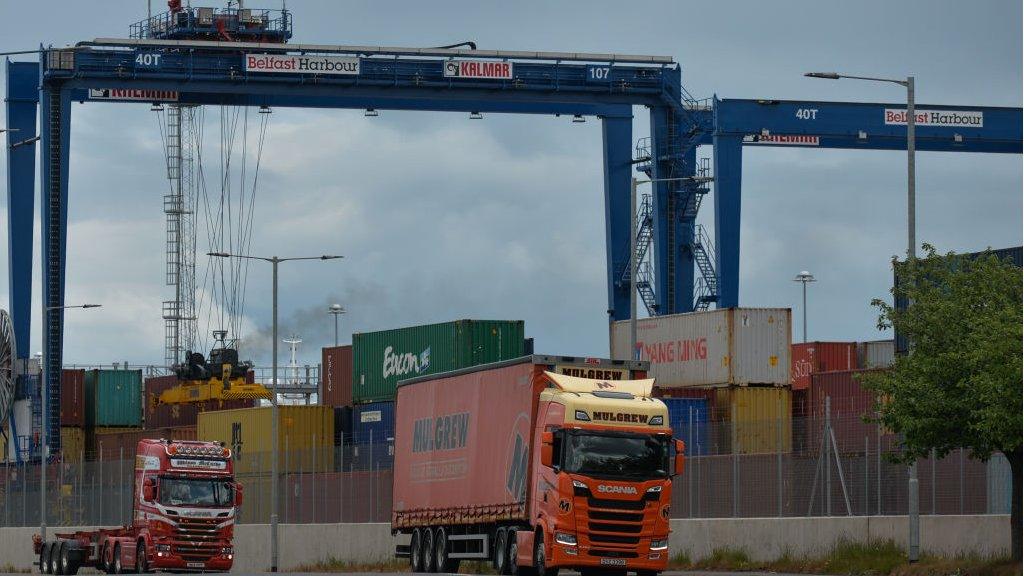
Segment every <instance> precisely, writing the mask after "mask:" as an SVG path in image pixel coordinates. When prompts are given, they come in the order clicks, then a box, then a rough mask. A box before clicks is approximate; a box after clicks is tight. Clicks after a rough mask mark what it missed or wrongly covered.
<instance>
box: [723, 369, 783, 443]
mask: <svg viewBox="0 0 1024 576" xmlns="http://www.w3.org/2000/svg"><path fill="white" fill-rule="evenodd" d="M792 396H793V392H792V390H790V389H789V388H775V387H765V388H761V387H747V386H744V387H731V388H718V389H716V390H715V412H716V415H715V416H716V418H715V420H717V421H719V422H722V424H720V425H721V426H722V428H723V430H722V432H723V437H724V438H728V439H729V440H728V441H727V442H725V443H724V444H725V446H731V449H732V453H733V454H764V453H769V452H779V451H780V447H781V451H782V452H790V451H791V450H792V449H793V402H792Z"/></svg>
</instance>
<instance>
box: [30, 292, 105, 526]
mask: <svg viewBox="0 0 1024 576" xmlns="http://www.w3.org/2000/svg"><path fill="white" fill-rule="evenodd" d="M101 306H103V305H102V304H76V305H71V306H47V307H46V311H47V312H50V311H52V310H64V309H65V308H99V307H101ZM39 355H40V359H39V372H40V374H39V400H40V402H39V404H40V406H39V407H40V414H41V418H42V421H43V425H42V426H40V427H39V536H40V537H42V539H43V542H46V460H47V458H48V457H49V456H50V454H49V453H50V446H49V444H48V443H47V441H46V425H47V422H46V404H47V402H46V400H47V394H46V378H47V376H48V374H47V372H46V363H45V362H43V361H42V358H41V356H42V353H40V354H39Z"/></svg>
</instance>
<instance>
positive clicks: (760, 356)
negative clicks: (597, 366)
mask: <svg viewBox="0 0 1024 576" xmlns="http://www.w3.org/2000/svg"><path fill="white" fill-rule="evenodd" d="M790 316H791V311H790V310H789V308H725V309H721V310H713V311H708V312H693V313H688V314H674V315H670V316H658V317H655V318H645V319H643V320H640V321H638V322H637V347H638V348H639V349H640V357H639V358H638V359H639V360H646V361H649V362H650V363H651V370H650V376H652V377H654V378H656V379H657V385H658V387H660V388H685V387H702V386H749V385H772V386H788V385H789V383H790V374H789V370H790V345H791V344H792V340H791V334H790V330H791V322H790ZM629 339H630V327H629V321H620V322H615V323H614V324H613V325H612V328H611V352H612V357H613V358H616V359H629V358H631V357H632V356H633V354H631V351H630V349H629Z"/></svg>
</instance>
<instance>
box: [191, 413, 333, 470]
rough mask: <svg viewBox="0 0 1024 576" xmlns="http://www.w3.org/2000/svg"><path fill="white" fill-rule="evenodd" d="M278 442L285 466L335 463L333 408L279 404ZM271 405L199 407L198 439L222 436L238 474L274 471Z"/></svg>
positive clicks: (303, 467)
mask: <svg viewBox="0 0 1024 576" xmlns="http://www.w3.org/2000/svg"><path fill="white" fill-rule="evenodd" d="M278 411H279V412H280V414H279V418H280V420H279V423H278V438H277V447H278V450H280V453H279V456H278V469H279V470H280V471H281V472H325V471H330V470H333V469H334V408H333V407H331V406H279V407H278ZM272 414H273V409H272V408H271V407H269V406H268V407H266V408H242V409H239V410H218V411H215V412H201V413H200V414H199V424H198V429H197V437H198V439H199V440H208V441H209V440H212V441H218V442H223V443H224V444H225V445H226V446H227V447H229V448H231V450H232V453H233V454H232V457H233V458H234V460H235V474H252V473H260V472H269V471H270V460H271V449H272V447H273V443H274V441H273V438H272V437H271V434H270V430H271V424H272V422H271V416H272Z"/></svg>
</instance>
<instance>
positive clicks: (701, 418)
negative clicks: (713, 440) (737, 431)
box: [661, 398, 710, 456]
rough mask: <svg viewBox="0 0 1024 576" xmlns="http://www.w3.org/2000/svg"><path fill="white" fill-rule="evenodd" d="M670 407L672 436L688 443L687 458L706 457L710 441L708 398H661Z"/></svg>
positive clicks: (669, 415)
mask: <svg viewBox="0 0 1024 576" xmlns="http://www.w3.org/2000/svg"><path fill="white" fill-rule="evenodd" d="M661 401H662V402H664V403H665V406H667V407H668V420H669V425H670V426H672V436H673V437H675V438H681V439H682V440H683V442H686V455H687V456H705V455H707V453H708V442H709V441H710V437H709V436H708V433H709V424H708V400H707V398H661Z"/></svg>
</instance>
